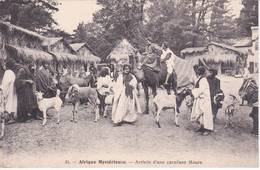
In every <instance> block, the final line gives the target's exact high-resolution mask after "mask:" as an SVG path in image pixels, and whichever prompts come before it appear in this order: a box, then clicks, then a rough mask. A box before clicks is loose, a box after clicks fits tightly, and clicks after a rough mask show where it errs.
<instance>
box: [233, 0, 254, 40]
mask: <svg viewBox="0 0 260 170" xmlns="http://www.w3.org/2000/svg"><path fill="white" fill-rule="evenodd" d="M242 4H243V5H244V7H243V9H242V10H241V11H240V16H239V18H238V27H239V29H240V34H241V35H242V36H245V37H250V36H251V34H252V32H251V27H252V26H258V0H242Z"/></svg>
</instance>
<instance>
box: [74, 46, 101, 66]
mask: <svg viewBox="0 0 260 170" xmlns="http://www.w3.org/2000/svg"><path fill="white" fill-rule="evenodd" d="M70 46H71V47H72V48H73V49H74V50H75V51H76V52H77V54H78V55H79V56H81V57H82V58H83V59H84V60H86V61H93V62H100V61H101V59H100V58H99V57H97V56H95V55H94V54H93V53H92V52H91V51H90V49H89V46H88V45H87V43H74V44H70ZM83 48H84V49H83Z"/></svg>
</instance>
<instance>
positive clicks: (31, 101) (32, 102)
mask: <svg viewBox="0 0 260 170" xmlns="http://www.w3.org/2000/svg"><path fill="white" fill-rule="evenodd" d="M31 62H32V61H31V60H25V61H24V63H23V65H21V64H16V66H15V70H16V71H15V72H16V80H15V87H16V93H17V97H18V102H17V119H18V121H19V122H26V121H27V120H29V117H28V113H31V114H32V115H33V117H34V118H36V116H37V111H38V106H37V101H36V97H35V95H34V88H33V83H34V82H33V80H32V76H31V74H30V70H29V69H28V67H29V66H30V65H31Z"/></svg>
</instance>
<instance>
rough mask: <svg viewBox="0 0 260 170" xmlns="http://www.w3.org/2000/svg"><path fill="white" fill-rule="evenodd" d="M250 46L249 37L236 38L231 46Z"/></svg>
mask: <svg viewBox="0 0 260 170" xmlns="http://www.w3.org/2000/svg"><path fill="white" fill-rule="evenodd" d="M251 46H252V40H251V38H245V39H241V40H238V42H237V43H236V44H234V45H233V47H251Z"/></svg>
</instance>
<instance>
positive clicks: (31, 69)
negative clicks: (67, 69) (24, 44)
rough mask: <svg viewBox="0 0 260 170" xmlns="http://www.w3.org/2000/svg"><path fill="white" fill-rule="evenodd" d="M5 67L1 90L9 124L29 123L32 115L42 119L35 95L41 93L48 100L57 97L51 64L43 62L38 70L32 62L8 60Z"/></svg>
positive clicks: (27, 60)
mask: <svg viewBox="0 0 260 170" xmlns="http://www.w3.org/2000/svg"><path fill="white" fill-rule="evenodd" d="M5 67H6V68H5V73H4V76H3V79H2V84H1V90H2V92H3V97H4V106H3V107H4V110H5V112H8V114H9V117H10V121H9V123H13V122H16V121H17V122H28V121H30V117H29V116H30V115H31V116H32V117H33V118H35V119H41V117H40V113H39V109H38V105H37V99H36V97H35V94H34V93H35V92H36V91H41V92H43V93H44V97H46V98H48V97H52V96H53V95H54V96H55V92H54V91H56V89H55V88H56V85H55V83H54V81H53V77H52V76H53V74H54V72H53V70H52V69H51V68H50V63H48V62H43V63H42V66H41V67H40V68H39V69H38V70H36V65H35V63H34V62H33V61H32V60H29V59H25V60H23V61H21V60H19V59H17V60H15V59H13V58H8V59H7V61H6V65H5Z"/></svg>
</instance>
